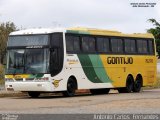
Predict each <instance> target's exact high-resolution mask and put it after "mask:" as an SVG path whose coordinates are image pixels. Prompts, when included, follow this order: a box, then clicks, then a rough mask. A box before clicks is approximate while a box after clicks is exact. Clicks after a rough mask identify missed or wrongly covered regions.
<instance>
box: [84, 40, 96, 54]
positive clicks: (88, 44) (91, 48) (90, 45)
mask: <svg viewBox="0 0 160 120" xmlns="http://www.w3.org/2000/svg"><path fill="white" fill-rule="evenodd" d="M82 50H83V51H84V52H95V38H94V37H82Z"/></svg>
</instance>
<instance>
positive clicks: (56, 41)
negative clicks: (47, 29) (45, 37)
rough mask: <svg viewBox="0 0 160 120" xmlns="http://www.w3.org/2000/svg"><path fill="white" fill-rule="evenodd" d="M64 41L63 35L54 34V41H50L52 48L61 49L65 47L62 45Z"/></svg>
mask: <svg viewBox="0 0 160 120" xmlns="http://www.w3.org/2000/svg"><path fill="white" fill-rule="evenodd" d="M62 41H63V34H62V33H53V34H52V39H51V41H50V43H51V46H52V47H60V46H63V44H62V43H61V42H62Z"/></svg>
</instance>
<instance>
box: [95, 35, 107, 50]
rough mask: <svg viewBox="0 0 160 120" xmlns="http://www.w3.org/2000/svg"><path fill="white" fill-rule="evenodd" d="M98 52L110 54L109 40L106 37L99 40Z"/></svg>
mask: <svg viewBox="0 0 160 120" xmlns="http://www.w3.org/2000/svg"><path fill="white" fill-rule="evenodd" d="M97 51H98V52H109V39H108V38H105V37H98V38H97Z"/></svg>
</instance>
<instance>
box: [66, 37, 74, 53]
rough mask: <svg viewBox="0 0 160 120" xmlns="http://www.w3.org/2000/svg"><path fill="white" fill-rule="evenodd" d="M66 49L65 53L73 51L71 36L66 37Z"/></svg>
mask: <svg viewBox="0 0 160 120" xmlns="http://www.w3.org/2000/svg"><path fill="white" fill-rule="evenodd" d="M66 49H67V52H72V51H73V50H74V47H73V37H72V36H66Z"/></svg>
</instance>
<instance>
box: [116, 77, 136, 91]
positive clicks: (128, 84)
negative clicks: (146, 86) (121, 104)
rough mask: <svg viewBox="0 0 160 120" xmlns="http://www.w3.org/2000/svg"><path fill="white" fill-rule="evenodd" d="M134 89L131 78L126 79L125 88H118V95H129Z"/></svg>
mask: <svg viewBox="0 0 160 120" xmlns="http://www.w3.org/2000/svg"><path fill="white" fill-rule="evenodd" d="M133 87H134V80H133V78H132V77H131V76H128V77H127V81H126V87H124V88H118V92H119V93H131V92H132V91H133Z"/></svg>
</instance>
